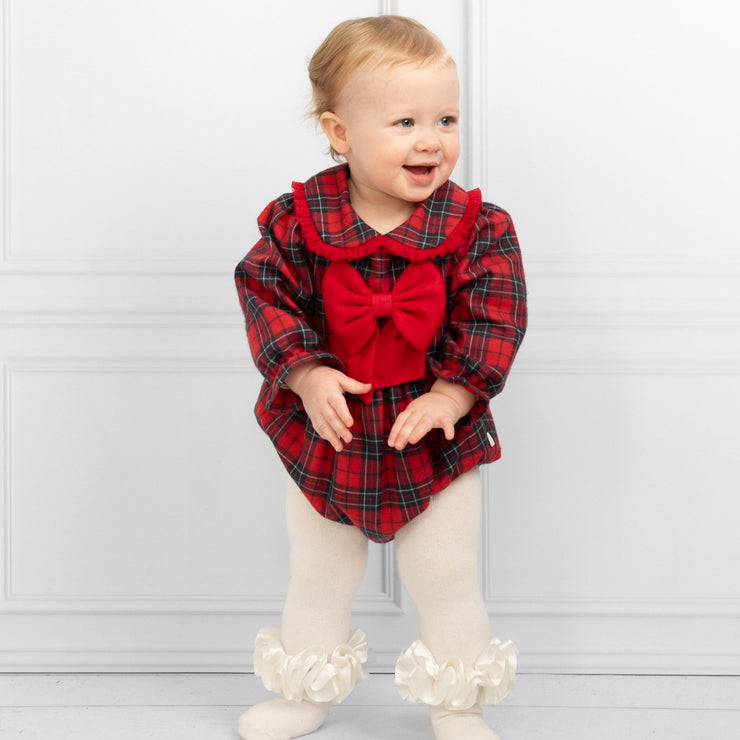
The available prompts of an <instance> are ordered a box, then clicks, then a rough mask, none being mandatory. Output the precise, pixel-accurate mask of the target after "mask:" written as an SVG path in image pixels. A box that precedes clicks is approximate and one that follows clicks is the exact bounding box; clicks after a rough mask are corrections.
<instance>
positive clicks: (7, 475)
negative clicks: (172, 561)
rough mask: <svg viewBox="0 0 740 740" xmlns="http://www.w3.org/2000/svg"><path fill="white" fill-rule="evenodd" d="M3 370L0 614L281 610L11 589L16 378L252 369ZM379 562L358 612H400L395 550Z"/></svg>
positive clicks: (178, 365)
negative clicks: (373, 590) (376, 584)
mask: <svg viewBox="0 0 740 740" xmlns="http://www.w3.org/2000/svg"><path fill="white" fill-rule="evenodd" d="M0 370H2V376H1V377H2V380H3V382H2V391H3V392H2V399H3V409H4V413H3V429H4V430H5V434H4V444H3V447H2V459H3V460H4V465H3V470H4V477H3V510H4V512H5V527H4V530H5V538H4V539H5V547H4V561H5V562H4V568H3V573H4V599H3V601H2V602H0V614H2V613H3V612H12V613H27V614H29V613H43V614H62V613H75V612H82V613H99V612H103V613H119V614H123V613H157V614H161V613H169V612H177V613H188V614H214V613H215V614H230V613H237V614H279V613H280V611H281V610H282V604H283V601H284V595H283V594H282V593H275V594H233V593H232V594H218V593H209V594H203V595H187V596H185V595H178V594H168V595H166V596H159V597H151V596H147V595H136V594H127V595H126V596H121V595H120V594H115V593H111V594H101V593H96V594H94V595H93V594H84V593H70V594H64V595H59V594H55V595H48V594H43V593H22V592H17V591H16V589H15V587H14V585H13V577H12V573H13V570H14V567H13V566H14V563H13V553H14V550H13V537H14V533H13V531H12V521H13V517H12V512H13V505H14V489H13V479H14V471H13V465H12V461H13V457H12V454H11V449H12V448H11V435H10V433H9V432H10V430H11V429H12V426H13V418H14V399H13V387H14V383H15V382H16V380H17V378H18V377H19V376H21V375H24V374H42V375H58V374H73V375H79V374H86V373H94V374H100V373H125V374H126V375H127V376H131V375H137V374H152V373H155V374H176V375H178V376H182V375H183V374H184V375H193V374H204V373H206V374H209V375H211V374H212V375H215V376H218V375H233V374H237V375H239V376H241V375H243V374H244V373H245V372H250V374H252V375H254V374H256V372H257V371H256V370H255V369H254V368H253V367H250V366H249V365H247V363H246V362H244V361H241V360H239V361H235V360H234V359H232V358H222V359H211V360H207V361H204V360H194V359H182V358H181V359H179V360H177V361H173V360H162V359H159V358H154V359H149V360H145V359H142V358H138V359H133V358H129V359H126V360H111V359H108V358H87V359H85V360H80V359H75V360H70V359H63V358H56V360H50V359H48V358H47V359H44V360H39V359H36V360H34V361H25V362H7V363H3V364H2V366H1V367H0ZM378 552H379V553H380V558H381V571H382V590H381V591H380V592H379V593H377V594H360V595H359V596H358V597H357V602H356V611H357V613H358V614H385V615H398V614H400V613H402V609H401V603H400V588H399V583H398V578H397V575H396V568H395V556H394V552H395V551H394V549H393V548H392V547H384V548H380V549H379V550H378Z"/></svg>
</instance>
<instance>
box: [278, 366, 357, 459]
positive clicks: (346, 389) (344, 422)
mask: <svg viewBox="0 0 740 740" xmlns="http://www.w3.org/2000/svg"><path fill="white" fill-rule="evenodd" d="M285 384H286V385H287V386H288V388H290V389H291V390H292V391H293V392H294V393H296V394H297V395H298V396H300V399H301V401H302V402H303V408H304V409H305V410H306V413H307V414H308V418H309V419H310V420H311V424H313V428H314V429H315V430H316V433H317V434H318V435H319V436H320V437H321V438H322V439H325V440H326V441H327V442H329V443H330V444H331V446H332V447H333V448H334V449H335V450H336V451H337V452H341V451H342V449H343V444H342V442H344V443H345V444H349V443H350V442H351V441H352V434H351V432H350V428H351V427H352V424H354V419H353V418H352V416H351V414H350V413H349V408H348V407H347V402H346V400H345V398H344V394H345V393H355V394H357V395H361V394H363V393H367V392H368V391H369V390H370V388H371V385H370V383H360V381H359V380H354V379H353V378H350V377H348V376H347V375H345V374H344V373H343V372H341V371H339V370H336V369H334V368H333V367H329V366H328V365H324V363H322V362H321V361H320V360H312V361H310V362H307V363H305V364H303V365H300V366H299V367H297V368H296V369H295V370H293V371H292V372H291V373H290V374H289V375H288V376H287V377H286V379H285Z"/></svg>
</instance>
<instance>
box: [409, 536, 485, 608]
mask: <svg viewBox="0 0 740 740" xmlns="http://www.w3.org/2000/svg"><path fill="white" fill-rule="evenodd" d="M477 568H478V558H477V550H476V551H475V552H471V550H470V548H467V547H465V546H453V547H450V548H445V549H444V550H443V551H439V552H435V553H434V554H433V555H432V554H430V556H429V557H426V558H418V557H414V554H413V553H404V552H403V551H402V550H399V552H398V571H399V575H400V576H401V581H402V582H403V585H404V586H405V587H406V590H407V591H408V592H409V594H410V595H411V598H412V599H414V601H419V600H420V599H424V600H430V599H438V600H440V601H446V600H449V599H455V598H461V597H462V596H463V595H465V594H467V593H472V592H476V591H478V570H477Z"/></svg>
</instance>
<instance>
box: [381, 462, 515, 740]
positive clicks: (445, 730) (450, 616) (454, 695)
mask: <svg viewBox="0 0 740 740" xmlns="http://www.w3.org/2000/svg"><path fill="white" fill-rule="evenodd" d="M480 525H481V490H480V472H479V471H478V469H477V468H476V469H474V470H472V471H470V472H469V473H466V474H465V475H463V476H461V477H460V478H458V479H456V480H455V481H453V483H452V484H451V485H450V486H449V487H448V488H447V489H445V490H444V491H442V492H440V493H439V494H437V495H436V496H433V497H432V500H431V502H430V505H429V507H428V508H427V510H426V511H425V512H424V513H422V514H421V515H419V516H418V517H417V518H416V519H414V520H413V521H412V522H410V523H409V524H407V525H406V526H405V527H404V528H403V529H401V530H400V531H399V532H398V533H397V534H396V548H397V553H398V565H399V570H400V574H401V579H402V580H403V583H404V585H405V586H406V588H407V590H408V591H409V593H410V594H411V597H412V598H413V599H414V602H415V603H416V606H417V609H418V611H419V618H420V622H421V642H417V643H415V644H414V645H413V646H412V647H411V648H410V649H409V651H407V652H406V653H404V654H403V655H402V656H401V658H400V659H399V663H398V666H397V673H396V682H397V684H398V686H399V689H400V690H401V693H402V695H404V697H405V698H408V699H411V700H414V701H422V702H424V703H427V704H429V705H431V717H432V726H433V729H434V734H435V737H436V738H437V740H494V739H495V738H496V735H495V733H494V732H493V731H492V730H491V729H490V728H488V726H487V725H486V724H485V722H484V721H483V718H482V714H481V710H480V707H479V706H478V702H479V701H480V700H486V701H497V700H500V699H501V698H503V696H504V695H505V694H506V693H507V692H508V690H509V689H510V687H511V683H513V679H514V669H515V665H516V664H515V652H514V651H515V648H514V646H513V645H512V644H511V643H507V644H505V645H501V646H500V647H499V645H500V643H498V641H491V635H490V627H489V621H488V613H487V612H486V608H485V604H484V602H483V597H482V596H481V593H480V588H479V586H478V575H477V573H478V541H479V538H480ZM502 669H503V671H502ZM420 673H421V674H422V675H426V676H427V679H426V680H425V681H424V682H422V683H425V686H422V685H421V684H416V683H415V682H414V678H413V675H414V674H416V675H417V676H418V675H419V674H420ZM441 673H443V674H444V678H442V677H441V676H440V674H441ZM502 673H503V676H502V680H498V678H499V677H500V676H501V674H502ZM438 676H440V678H441V679H442V680H440V681H439V682H437V681H435V680H434V679H436V678H437V677H438ZM481 676H483V679H482V681H481ZM451 677H453V678H452V679H451Z"/></svg>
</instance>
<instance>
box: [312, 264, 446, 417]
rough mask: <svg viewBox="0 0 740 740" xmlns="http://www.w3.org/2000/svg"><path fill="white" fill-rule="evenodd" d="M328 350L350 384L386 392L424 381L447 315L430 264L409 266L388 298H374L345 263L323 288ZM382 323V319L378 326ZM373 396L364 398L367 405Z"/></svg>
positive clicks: (440, 283) (332, 270)
mask: <svg viewBox="0 0 740 740" xmlns="http://www.w3.org/2000/svg"><path fill="white" fill-rule="evenodd" d="M322 292H323V296H324V309H325V311H326V319H327V322H328V324H329V330H330V348H331V350H332V352H334V353H335V354H337V355H338V356H339V357H340V358H341V360H342V361H343V362H344V364H345V366H346V368H345V369H346V373H347V375H349V376H350V377H351V378H355V379H356V380H360V381H361V382H363V383H372V385H373V388H374V389H377V388H387V387H388V386H391V385H398V384H400V383H405V382H408V381H410V380H416V379H418V378H423V377H424V376H425V375H426V359H425V356H426V351H427V349H428V348H429V345H430V344H431V342H432V340H433V339H434V335H435V334H436V333H437V329H439V325H440V323H441V322H442V319H443V318H444V314H445V303H446V292H445V284H444V280H443V278H442V275H441V273H440V271H439V270H438V269H437V267H435V265H434V264H433V263H432V262H431V261H430V260H419V261H416V262H412V263H411V264H409V266H408V267H407V268H406V269H405V270H404V272H403V273H402V274H401V276H400V277H399V278H398V280H397V281H396V284H395V285H394V286H393V290H392V291H390V292H389V293H374V292H373V291H372V290H371V289H370V288H369V287H368V285H367V283H366V282H365V281H364V280H363V279H362V276H361V275H360V273H359V272H357V270H355V268H354V267H352V266H351V265H350V264H349V262H347V261H346V260H336V261H334V262H332V263H331V264H330V265H329V267H327V269H326V273H325V275H324V281H323V285H322ZM380 319H386V321H385V323H384V324H383V325H382V328H381V326H380ZM370 396H371V394H368V395H366V396H364V397H363V400H365V401H366V402H368V403H369V399H370Z"/></svg>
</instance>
